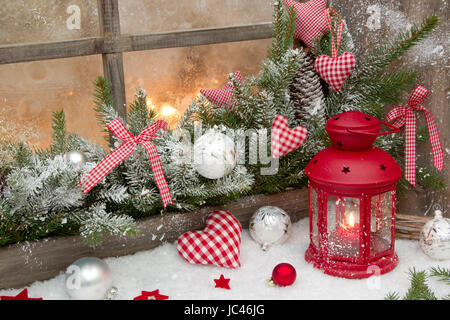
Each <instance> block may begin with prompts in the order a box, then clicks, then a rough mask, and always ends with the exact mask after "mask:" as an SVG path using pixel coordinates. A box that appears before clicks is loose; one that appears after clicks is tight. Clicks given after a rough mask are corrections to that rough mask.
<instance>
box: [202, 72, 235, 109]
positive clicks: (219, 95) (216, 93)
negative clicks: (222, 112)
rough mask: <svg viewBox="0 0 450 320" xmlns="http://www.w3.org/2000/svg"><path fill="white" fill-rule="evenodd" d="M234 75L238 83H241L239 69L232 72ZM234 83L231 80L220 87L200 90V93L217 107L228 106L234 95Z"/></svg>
mask: <svg viewBox="0 0 450 320" xmlns="http://www.w3.org/2000/svg"><path fill="white" fill-rule="evenodd" d="M234 77H235V78H236V80H237V81H238V82H239V83H242V75H241V73H240V72H239V71H236V72H235V73H234ZM233 89H234V85H233V82H231V81H230V82H228V83H227V84H226V85H225V87H223V88H221V89H211V90H205V89H203V90H200V93H201V94H203V95H204V96H205V97H206V98H208V100H209V101H211V102H213V103H215V104H216V105H218V106H219V107H226V106H230V102H231V101H232V100H233V97H234V92H233Z"/></svg>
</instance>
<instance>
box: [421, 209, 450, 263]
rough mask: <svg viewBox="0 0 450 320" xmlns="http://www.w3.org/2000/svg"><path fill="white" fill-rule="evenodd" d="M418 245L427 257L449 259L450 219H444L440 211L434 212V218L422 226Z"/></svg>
mask: <svg viewBox="0 0 450 320" xmlns="http://www.w3.org/2000/svg"><path fill="white" fill-rule="evenodd" d="M419 243H420V247H421V248H422V250H423V252H425V253H426V254H427V255H428V256H429V257H431V258H433V259H436V260H449V259H450V219H447V218H444V217H443V216H442V211H440V210H436V212H435V215H434V218H433V219H432V220H430V221H428V222H427V223H426V224H425V225H424V226H423V228H422V230H421V232H420V240H419Z"/></svg>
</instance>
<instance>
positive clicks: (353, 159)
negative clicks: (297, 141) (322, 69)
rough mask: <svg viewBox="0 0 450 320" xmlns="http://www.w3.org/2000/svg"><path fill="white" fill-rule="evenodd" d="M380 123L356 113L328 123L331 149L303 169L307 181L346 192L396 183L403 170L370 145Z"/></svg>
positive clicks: (395, 130)
mask: <svg viewBox="0 0 450 320" xmlns="http://www.w3.org/2000/svg"><path fill="white" fill-rule="evenodd" d="M381 123H383V124H385V123H384V122H382V121H379V120H377V119H375V118H373V117H371V116H369V115H367V114H364V113H362V112H359V111H348V112H344V113H341V114H339V115H337V116H334V117H333V118H331V119H330V120H328V122H327V124H326V126H325V129H326V130H327V132H328V135H329V137H330V140H331V142H332V143H333V146H332V147H329V148H326V149H325V150H322V151H321V152H319V153H318V154H316V155H315V156H314V157H313V158H312V160H311V161H310V162H309V164H308V165H307V166H306V168H305V173H306V175H307V176H308V178H309V179H310V180H311V181H313V182H315V183H319V184H321V185H325V186H330V187H338V186H341V187H342V188H344V189H345V188H348V189H360V188H365V189H367V188H377V187H382V186H387V185H392V184H394V183H396V182H397V181H398V180H399V179H400V177H401V175H402V170H401V168H400V166H399V165H398V164H397V162H395V160H394V159H393V158H392V157H391V156H390V155H389V154H388V153H387V152H385V151H383V150H381V149H379V148H376V147H373V146H372V144H373V142H374V141H375V139H376V137H377V136H378V135H380V134H388V133H392V132H397V131H398V129H397V128H395V127H392V126H390V127H391V128H393V129H394V130H393V131H389V132H380V130H381Z"/></svg>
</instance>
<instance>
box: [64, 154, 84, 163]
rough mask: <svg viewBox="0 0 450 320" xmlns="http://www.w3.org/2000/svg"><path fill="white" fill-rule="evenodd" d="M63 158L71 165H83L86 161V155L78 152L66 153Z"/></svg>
mask: <svg viewBox="0 0 450 320" xmlns="http://www.w3.org/2000/svg"><path fill="white" fill-rule="evenodd" d="M64 157H65V158H66V159H67V160H68V161H70V162H71V163H73V164H76V165H80V166H82V165H84V164H85V163H86V161H87V158H86V155H85V154H84V153H83V152H80V151H70V152H67V153H66V154H65V155H64Z"/></svg>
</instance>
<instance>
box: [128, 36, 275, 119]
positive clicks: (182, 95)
mask: <svg viewBox="0 0 450 320" xmlns="http://www.w3.org/2000/svg"><path fill="white" fill-rule="evenodd" d="M270 44H271V40H270V39H267V40H254V41H242V42H234V43H223V44H212V45H205V46H196V47H184V48H170V49H158V50H149V51H137V52H128V53H124V58H123V60H124V74H125V86H126V93H127V102H128V103H130V102H131V101H132V99H133V94H134V92H135V90H136V88H143V89H145V90H146V92H147V96H148V99H149V100H150V101H151V105H152V106H153V107H154V108H155V110H156V111H157V112H158V113H160V111H161V110H162V108H164V107H167V106H171V107H173V108H175V109H176V112H173V113H171V114H170V118H169V119H168V118H165V119H164V120H168V122H169V123H170V124H171V127H172V128H173V127H174V124H175V123H176V120H177V119H178V118H179V116H181V115H182V114H183V112H184V111H185V110H186V108H187V107H188V106H189V105H190V104H191V102H192V101H193V100H194V99H195V98H196V96H198V95H199V94H200V90H201V89H215V88H221V87H223V86H224V85H225V84H226V83H227V82H228V81H229V79H228V74H229V73H233V72H235V71H237V70H240V71H241V74H242V75H243V76H244V77H246V76H249V75H258V73H259V71H260V68H261V61H262V60H263V59H264V58H266V56H267V52H268V49H269V46H270Z"/></svg>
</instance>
